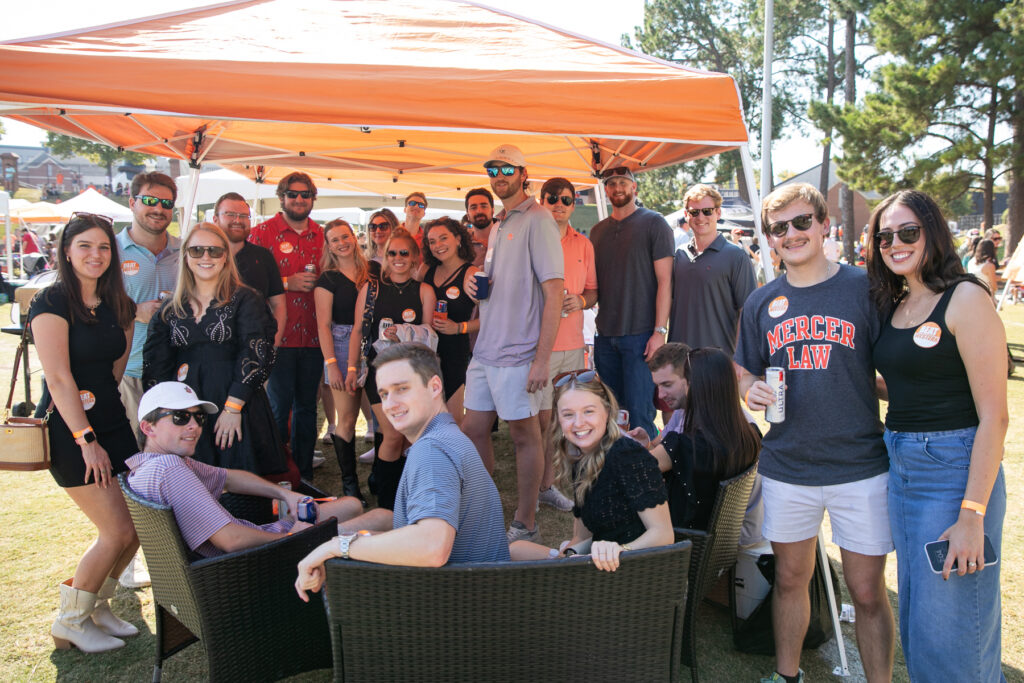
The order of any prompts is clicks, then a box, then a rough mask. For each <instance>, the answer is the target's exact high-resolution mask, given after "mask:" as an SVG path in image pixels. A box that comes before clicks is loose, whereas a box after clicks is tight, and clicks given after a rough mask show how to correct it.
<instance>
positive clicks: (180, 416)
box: [156, 410, 206, 427]
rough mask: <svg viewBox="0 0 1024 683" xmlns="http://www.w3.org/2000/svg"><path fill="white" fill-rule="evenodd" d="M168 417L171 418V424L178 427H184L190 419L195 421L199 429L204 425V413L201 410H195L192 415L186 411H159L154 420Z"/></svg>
mask: <svg viewBox="0 0 1024 683" xmlns="http://www.w3.org/2000/svg"><path fill="white" fill-rule="evenodd" d="M168 415H170V416H171V422H173V423H174V424H176V425H177V426H179V427H184V426H185V425H187V424H188V421H189V420H192V419H195V421H196V424H197V425H199V426H200V427H202V426H203V425H204V424H206V413H204V412H203V411H201V410H197V411H196V412H194V413H193V412H191V411H188V410H161V411H160V412H159V413H157V414H156V419H157V420H161V419H163V418H165V417H167V416H168Z"/></svg>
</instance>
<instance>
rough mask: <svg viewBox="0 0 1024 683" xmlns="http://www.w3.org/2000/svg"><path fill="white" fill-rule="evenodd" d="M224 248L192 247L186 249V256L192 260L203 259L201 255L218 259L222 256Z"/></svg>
mask: <svg viewBox="0 0 1024 683" xmlns="http://www.w3.org/2000/svg"><path fill="white" fill-rule="evenodd" d="M224 251H225V249H224V247H199V246H192V247H189V248H188V255H189V256H191V257H192V258H203V254H204V253H207V254H209V255H210V258H220V257H221V256H223V255H224Z"/></svg>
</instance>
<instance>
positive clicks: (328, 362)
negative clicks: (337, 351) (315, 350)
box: [324, 358, 338, 365]
mask: <svg viewBox="0 0 1024 683" xmlns="http://www.w3.org/2000/svg"><path fill="white" fill-rule="evenodd" d="M324 362H325V363H327V364H328V365H330V364H331V363H337V362H338V359H337V358H328V359H327V360H325V361H324Z"/></svg>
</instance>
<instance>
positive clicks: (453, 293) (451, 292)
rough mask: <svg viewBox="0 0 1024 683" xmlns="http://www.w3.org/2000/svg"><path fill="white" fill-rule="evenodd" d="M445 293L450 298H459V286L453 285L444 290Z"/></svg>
mask: <svg viewBox="0 0 1024 683" xmlns="http://www.w3.org/2000/svg"><path fill="white" fill-rule="evenodd" d="M444 295H445V296H446V297H448V298H449V299H458V298H459V288H458V287H456V286H455V285H452V286H451V287H449V288H448V289H446V290H444Z"/></svg>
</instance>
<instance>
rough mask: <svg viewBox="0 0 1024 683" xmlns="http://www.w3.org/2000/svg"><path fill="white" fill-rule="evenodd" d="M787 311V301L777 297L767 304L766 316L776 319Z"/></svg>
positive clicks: (784, 298) (782, 297)
mask: <svg viewBox="0 0 1024 683" xmlns="http://www.w3.org/2000/svg"><path fill="white" fill-rule="evenodd" d="M787 310H789V299H787V298H786V297H784V296H777V297H775V298H774V299H772V302H771V303H770V304H768V315H770V316H771V317H773V318H778V317H779V316H780V315H782V314H783V313H785V312H786V311H787Z"/></svg>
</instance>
